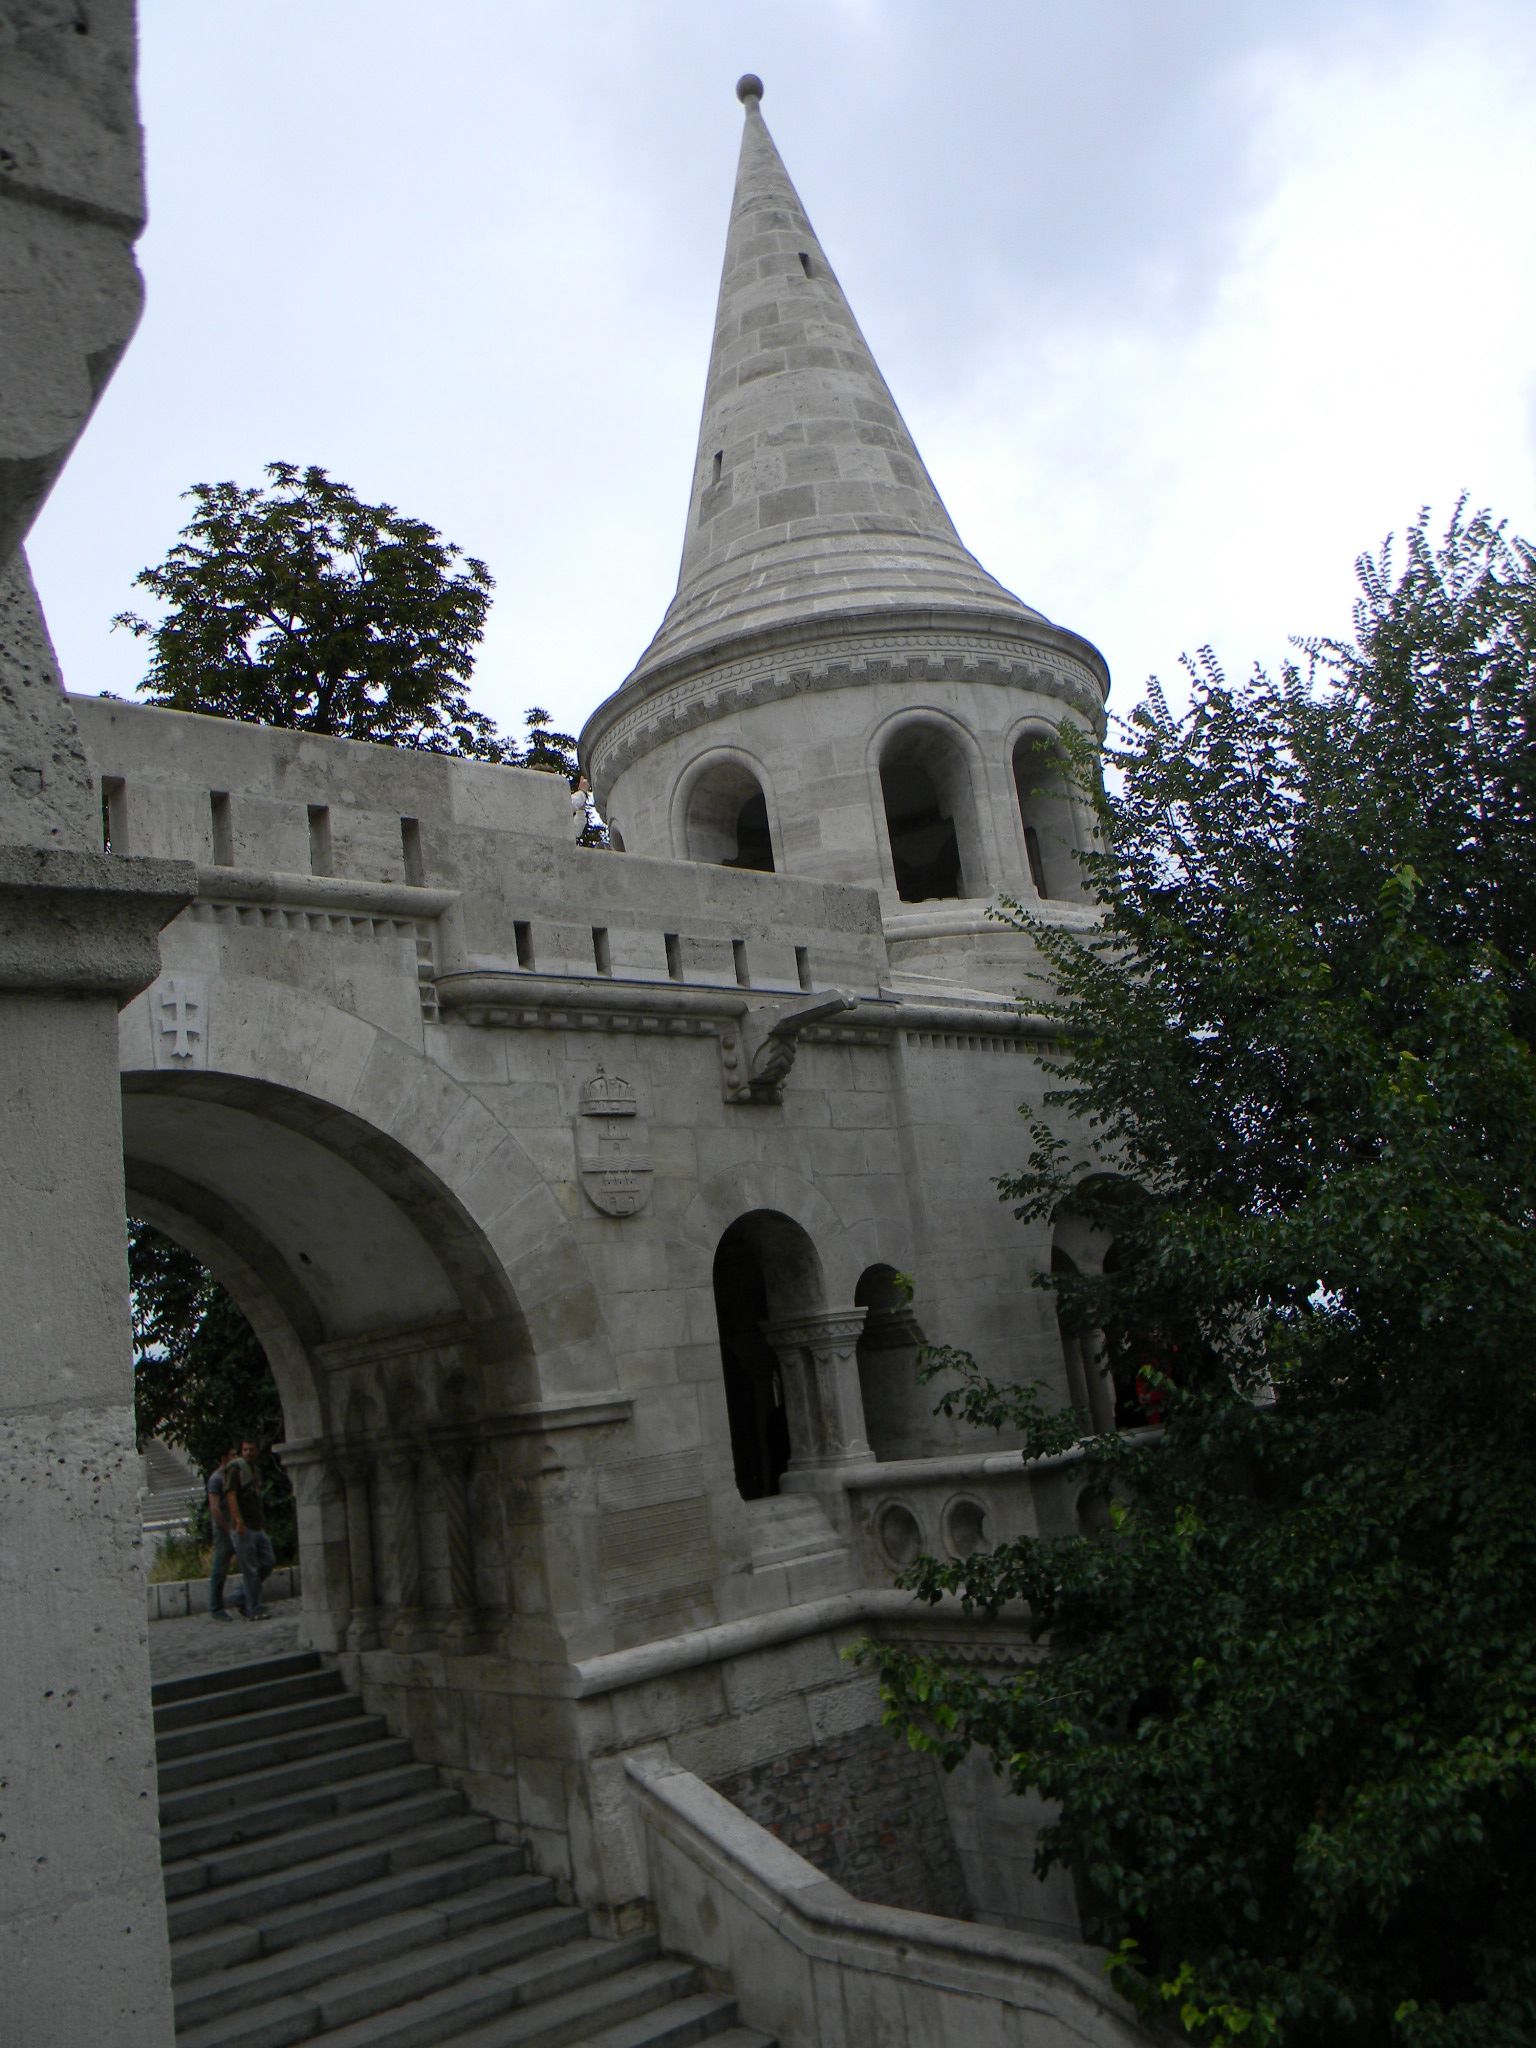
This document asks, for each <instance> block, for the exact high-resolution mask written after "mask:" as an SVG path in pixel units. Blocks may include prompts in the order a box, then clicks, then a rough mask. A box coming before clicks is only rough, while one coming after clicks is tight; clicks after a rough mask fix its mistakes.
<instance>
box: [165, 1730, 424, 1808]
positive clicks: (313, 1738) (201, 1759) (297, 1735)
mask: <svg viewBox="0 0 1536 2048" xmlns="http://www.w3.org/2000/svg"><path fill="white" fill-rule="evenodd" d="M388 1734H389V1728H388V1725H387V1724H386V1722H385V1720H384V1716H383V1715H382V1714H359V1715H357V1716H356V1718H355V1719H353V1720H350V1721H333V1722H331V1723H329V1724H328V1725H327V1726H326V1727H323V1728H300V1729H298V1730H296V1731H295V1732H294V1733H293V1734H290V1735H271V1736H268V1737H266V1738H265V1739H264V1740H263V1741H261V1742H243V1743H240V1744H239V1745H237V1746H236V1747H235V1748H233V1749H218V1750H206V1751H203V1752H201V1753H200V1754H198V1755H196V1756H187V1757H180V1758H178V1759H177V1760H176V1761H175V1762H174V1763H162V1764H161V1765H160V1769H159V1772H158V1777H159V1780H160V1799H161V1802H162V1804H163V1803H164V1802H165V1800H166V1799H167V1798H168V1797H169V1796H170V1794H172V1793H174V1792H183V1791H186V1790H188V1789H189V1788H190V1787H192V1786H194V1785H208V1784H212V1783H213V1782H214V1781H215V1780H216V1779H220V1778H231V1779H233V1778H245V1777H248V1776H249V1775H250V1774H251V1773H252V1772H254V1771H264V1770H270V1769H271V1768H272V1767H273V1766H274V1765H276V1764H287V1763H295V1762H297V1761H298V1760H299V1759H300V1758H301V1757H312V1756H326V1755H329V1754H330V1753H331V1752H332V1751H333V1750H341V1749H350V1748H352V1747H354V1745H357V1744H361V1743H370V1742H372V1743H377V1742H381V1741H383V1740H384V1739H385V1738H386V1737H387V1736H388Z"/></svg>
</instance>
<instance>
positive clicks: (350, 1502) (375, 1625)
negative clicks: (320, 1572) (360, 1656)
mask: <svg viewBox="0 0 1536 2048" xmlns="http://www.w3.org/2000/svg"><path fill="white" fill-rule="evenodd" d="M340 1462H341V1483H342V1486H343V1487H344V1488H345V1491H346V1500H347V1561H348V1564H349V1566H350V1569H351V1575H352V1618H351V1620H350V1621H349V1622H348V1624H347V1636H346V1645H347V1648H348V1649H349V1650H376V1649H377V1648H378V1646H379V1609H378V1591H377V1588H376V1587H375V1584H374V1576H373V1504H372V1500H371V1497H370V1492H369V1484H368V1482H369V1477H370V1473H371V1469H372V1460H371V1459H370V1458H369V1457H368V1455H367V1454H366V1452H362V1451H348V1452H347V1453H345V1455H344V1456H343V1457H342V1459H341V1461H340Z"/></svg>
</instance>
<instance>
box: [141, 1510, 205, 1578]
mask: <svg viewBox="0 0 1536 2048" xmlns="http://www.w3.org/2000/svg"><path fill="white" fill-rule="evenodd" d="M205 1512H206V1510H205ZM209 1557H210V1552H209V1548H208V1542H207V1539H206V1538H203V1539H200V1538H199V1537H197V1536H196V1535H193V1534H192V1533H190V1532H189V1533H187V1534H186V1535H174V1536H167V1537H166V1538H165V1539H164V1540H163V1542H162V1543H161V1544H160V1545H159V1547H158V1549H157V1550H156V1551H155V1554H154V1557H153V1559H152V1560H151V1562H150V1567H149V1583H150V1584H151V1585H152V1586H165V1585H169V1584H170V1583H171V1582H172V1581H173V1580H175V1579H206V1578H207V1576H208V1566H209Z"/></svg>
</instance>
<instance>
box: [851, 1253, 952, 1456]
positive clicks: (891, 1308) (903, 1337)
mask: <svg viewBox="0 0 1536 2048" xmlns="http://www.w3.org/2000/svg"><path fill="white" fill-rule="evenodd" d="M853 1304H854V1307H855V1308H867V1309H868V1311H869V1313H868V1315H866V1316H865V1318H864V1327H863V1329H862V1330H861V1331H860V1332H859V1345H858V1365H859V1392H860V1394H861V1396H862V1397H863V1401H864V1427H865V1430H866V1432H867V1434H868V1437H869V1447H870V1449H871V1450H872V1451H873V1452H874V1454H875V1456H876V1457H877V1458H880V1459H882V1460H885V1459H891V1458H920V1457H922V1456H923V1454H924V1452H925V1451H928V1450H929V1449H931V1448H932V1446H931V1445H930V1444H929V1442H928V1436H929V1434H930V1431H929V1428H928V1424H929V1422H930V1411H931V1410H932V1407H933V1400H932V1397H931V1396H928V1395H925V1394H924V1391H923V1389H922V1388H921V1387H920V1386H919V1385H918V1380H917V1354H918V1352H919V1350H920V1349H921V1348H922V1346H923V1344H924V1343H925V1342H926V1341H927V1340H926V1338H925V1337H924V1335H923V1331H922V1326H921V1325H920V1324H919V1322H918V1320H917V1318H916V1316H915V1315H914V1314H913V1313H912V1304H911V1290H910V1288H909V1287H908V1286H907V1285H906V1284H905V1283H904V1282H903V1280H902V1277H901V1275H900V1274H899V1273H898V1272H897V1270H896V1268H895V1267H894V1266H885V1265H876V1266H866V1267H865V1269H864V1271H863V1272H862V1273H861V1274H860V1275H859V1279H858V1284H857V1286H856V1287H855V1288H854V1290H853Z"/></svg>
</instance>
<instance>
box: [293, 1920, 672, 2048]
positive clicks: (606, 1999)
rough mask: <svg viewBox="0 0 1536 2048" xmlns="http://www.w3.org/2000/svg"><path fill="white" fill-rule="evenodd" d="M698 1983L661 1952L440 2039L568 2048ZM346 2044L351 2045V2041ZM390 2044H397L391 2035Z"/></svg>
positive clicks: (481, 2046) (507, 2047)
mask: <svg viewBox="0 0 1536 2048" xmlns="http://www.w3.org/2000/svg"><path fill="white" fill-rule="evenodd" d="M641 1938H642V1937H640V1936H635V1937H634V1939H636V1940H639V1939H641ZM622 1945H623V1944H622V1943H619V1942H614V1943H611V1944H599V1946H612V1947H614V1948H618V1947H621V1946H622ZM698 1988H699V1983H698V1972H697V1971H696V1970H695V1969H694V1966H693V1965H692V1963H689V1962H684V1961H682V1960H680V1959H679V1958H678V1957H676V1956H663V1957H659V1958H657V1959H656V1960H655V1961H652V1962H648V1963H641V1964H633V1965H630V1966H629V1967H627V1968H625V1969H623V1970H622V1971H620V1972H618V1973H617V1974H616V1975H612V1976H606V1977H603V1978H600V1979H598V1980H597V1981H595V1982H594V1981H590V1980H588V1981H583V1982H581V1983H579V1984H573V1985H572V1986H571V1987H570V1988H569V1989H565V1988H561V1989H559V1990H556V1989H554V1988H553V1987H551V1989H550V1991H549V1993H548V1994H547V1995H544V1996H541V1997H539V1998H537V1999H529V2000H527V2001H526V2002H525V2003H523V2004H522V2005H520V2006H518V2007H517V2008H516V2009H514V2010H513V2011H511V2012H508V2013H505V2014H503V2015H502V2016H501V2017H499V2018H498V2019H496V2020H493V2021H491V2022H490V2023H488V2024H486V2025H483V2026H478V2027H475V2028H474V2029H472V2030H471V2031H470V2032H467V2033H464V2034H462V2035H460V2034H448V2035H445V2036H443V2037H442V2038H443V2039H445V2040H451V2041H452V2042H453V2044H454V2048H564V2044H566V2043H570V2042H582V2043H585V2042H587V2041H590V2040H591V2038H592V2037H593V2035H594V2034H601V2033H603V2032H604V2031H607V2030H611V2029H612V2028H614V2027H618V2026H622V2025H623V2024H624V2023H625V2022H627V2021H634V2020H639V2019H642V2018H644V2017H646V2016H648V2015H650V2014H653V2013H657V2012H660V2011H663V2010H664V2009H665V2008H666V2007H667V2006H668V2005H671V2004H674V2003H676V2002H677V2001H678V2000H680V1999H685V1998H691V1997H693V1996H695V1995H696V1994H697V1992H698ZM431 2039H432V2037H431V2036H430V2035H421V2036H412V2037H411V2038H410V2039H409V2040H408V2041H407V2042H403V2043H400V2044H398V2048H426V2044H427V2043H428V2042H429V2041H430V2040H431ZM327 2048H331V2044H330V2043H327ZM338 2048H339V2044H338ZM347 2048H353V2044H351V2043H348V2044H347ZM356 2048H364V2042H363V2041H362V2040H359V2042H358V2043H357V2044H356ZM368 2048H372V2044H368ZM388 2048H397V2044H396V2043H395V2041H394V2040H393V2039H392V2038H391V2039H388Z"/></svg>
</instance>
